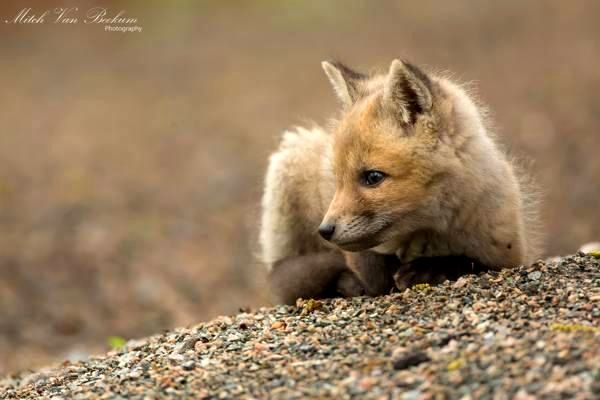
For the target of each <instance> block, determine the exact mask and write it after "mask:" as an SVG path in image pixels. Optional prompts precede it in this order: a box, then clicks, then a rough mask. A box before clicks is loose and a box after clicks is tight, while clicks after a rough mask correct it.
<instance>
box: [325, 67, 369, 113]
mask: <svg viewBox="0 0 600 400" xmlns="http://www.w3.org/2000/svg"><path fill="white" fill-rule="evenodd" d="M321 66H322V67H323V70H324V71H325V74H326V75H327V77H328V78H329V81H330V82H331V85H332V86H333V90H335V94H336V95H337V97H338V98H339V99H340V101H341V102H342V104H343V105H344V107H346V108H348V107H350V106H351V105H352V104H354V102H356V100H358V99H359V98H360V96H361V95H362V94H361V84H362V81H364V80H365V79H367V77H366V76H365V75H363V74H361V73H358V72H356V71H353V70H351V69H350V68H348V67H346V66H345V65H343V64H342V63H339V62H329V61H323V62H322V63H321Z"/></svg>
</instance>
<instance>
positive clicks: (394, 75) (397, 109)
mask: <svg viewBox="0 0 600 400" xmlns="http://www.w3.org/2000/svg"><path fill="white" fill-rule="evenodd" d="M383 103H384V104H385V106H386V107H387V108H388V109H389V110H390V111H391V112H392V113H394V114H395V115H396V116H397V117H398V118H399V119H400V121H401V122H403V123H405V124H414V123H415V121H416V119H417V115H419V114H423V113H426V112H428V111H430V110H431V107H432V104H433V101H432V95H431V81H430V80H429V77H428V76H427V75H426V74H425V73H424V72H423V71H421V70H420V69H418V68H417V67H415V66H413V65H412V64H409V63H407V62H404V61H400V60H394V61H392V65H391V66H390V72H389V74H388V77H387V81H386V82H385V85H384V87H383Z"/></svg>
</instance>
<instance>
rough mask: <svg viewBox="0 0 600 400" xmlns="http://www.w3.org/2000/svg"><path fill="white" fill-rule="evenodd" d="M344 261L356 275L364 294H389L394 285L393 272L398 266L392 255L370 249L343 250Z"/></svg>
mask: <svg viewBox="0 0 600 400" xmlns="http://www.w3.org/2000/svg"><path fill="white" fill-rule="evenodd" d="M344 256H345V258H346V263H347V264H348V268H350V269H351V270H352V271H353V272H354V273H355V274H356V276H357V277H358V279H359V280H360V282H361V283H362V286H363V287H364V289H365V292H366V294H368V295H369V296H380V295H384V294H389V293H390V292H391V290H392V288H393V287H394V278H393V273H394V271H395V270H396V269H397V267H398V264H399V262H398V260H397V258H396V256H394V255H391V256H389V255H382V254H377V253H374V252H371V251H361V252H357V253H351V252H344Z"/></svg>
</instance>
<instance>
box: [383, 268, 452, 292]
mask: <svg viewBox="0 0 600 400" xmlns="http://www.w3.org/2000/svg"><path fill="white" fill-rule="evenodd" d="M419 264H420V265H419ZM432 264H433V263H432ZM432 264H422V263H408V264H403V265H401V266H400V268H398V270H397V271H396V273H395V274H394V283H395V284H396V288H397V289H398V290H399V291H401V292H403V291H404V290H405V289H408V288H411V287H413V286H414V285H417V284H419V283H428V284H430V285H437V284H440V283H442V282H444V281H445V280H447V279H448V277H447V276H446V274H445V273H444V272H442V271H440V268H439V267H440V266H439V265H437V266H436V265H432ZM436 267H437V268H436Z"/></svg>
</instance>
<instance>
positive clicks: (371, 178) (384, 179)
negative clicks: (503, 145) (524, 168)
mask: <svg viewBox="0 0 600 400" xmlns="http://www.w3.org/2000/svg"><path fill="white" fill-rule="evenodd" d="M322 65H323V69H324V70H325V73H326V74H327V76H328V78H329V80H330V81H331V84H332V85H333V88H334V90H335V93H336V94H337V97H338V98H339V99H340V100H341V103H342V105H343V111H342V114H341V116H340V118H339V119H338V121H337V122H336V123H335V126H334V127H333V128H332V129H331V133H328V132H326V131H325V130H323V129H321V128H318V127H316V128H313V129H310V130H307V129H303V128H297V129H296V130H295V131H293V132H285V133H284V135H283V140H282V142H281V145H280V147H279V149H278V151H277V152H275V153H274V154H273V155H272V156H271V158H270V163H269V167H268V171H267V175H266V181H265V191H264V196H263V200H262V221H261V222H262V226H261V232H260V244H261V251H262V259H263V261H264V262H265V263H266V265H267V266H268V268H269V271H270V280H271V285H272V291H273V292H274V294H275V295H276V296H278V297H279V300H280V301H283V302H285V303H293V302H294V301H295V300H296V298H297V297H303V298H309V297H327V296H334V295H336V294H337V295H343V296H354V295H360V294H363V293H366V294H368V295H379V294H384V293H389V291H390V290H391V289H392V288H393V287H394V286H396V287H398V288H400V289H403V288H405V287H407V286H410V285H411V284H414V283H418V282H430V283H436V282H439V281H441V280H443V279H445V278H447V277H451V276H454V272H456V267H455V265H456V264H462V265H464V264H465V263H466V264H467V265H469V266H471V265H473V264H472V263H476V264H478V265H481V266H483V267H485V268H495V269H497V268H502V267H514V266H517V265H521V264H527V263H529V262H531V261H533V260H534V258H535V257H536V256H537V255H538V240H537V237H536V235H535V232H533V231H532V228H534V227H535V222H536V220H535V204H534V203H533V202H532V199H531V198H530V195H529V194H526V193H525V192H524V188H523V184H522V183H521V182H520V181H519V179H518V178H517V177H516V175H515V171H514V168H513V166H512V164H511V162H510V161H509V160H508V158H507V157H506V155H505V154H503V153H502V152H501V151H500V150H499V148H498V146H497V145H496V143H495V142H494V140H493V139H492V137H491V135H490V133H489V131H488V128H487V126H486V123H485V122H486V121H485V117H484V115H483V114H484V113H483V112H482V110H481V108H480V107H479V106H478V105H477V104H476V103H475V102H474V101H473V99H472V98H471V97H470V96H469V95H468V93H467V92H466V91H465V90H464V89H463V88H461V87H460V86H458V85H457V84H455V83H453V82H451V81H449V80H448V79H445V78H442V77H437V76H434V75H428V74H425V73H424V72H422V71H421V70H420V69H418V68H416V67H415V66H413V65H411V64H409V63H407V62H404V61H399V60H394V61H393V62H392V64H391V66H390V69H389V72H388V73H387V74H380V75H375V76H367V75H363V74H360V73H357V72H355V71H353V70H351V69H349V68H347V67H345V66H344V65H342V64H339V63H330V62H323V64H322ZM427 260H429V261H427ZM435 260H438V261H443V262H435ZM453 271H454V272H453Z"/></svg>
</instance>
